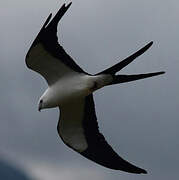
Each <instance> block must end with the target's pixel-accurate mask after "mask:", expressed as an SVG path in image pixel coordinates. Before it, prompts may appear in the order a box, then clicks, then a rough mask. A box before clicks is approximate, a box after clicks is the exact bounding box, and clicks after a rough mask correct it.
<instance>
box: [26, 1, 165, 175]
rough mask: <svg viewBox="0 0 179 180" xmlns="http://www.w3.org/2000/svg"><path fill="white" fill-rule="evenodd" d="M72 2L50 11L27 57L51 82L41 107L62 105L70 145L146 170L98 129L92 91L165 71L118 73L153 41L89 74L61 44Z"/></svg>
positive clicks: (61, 129)
mask: <svg viewBox="0 0 179 180" xmlns="http://www.w3.org/2000/svg"><path fill="white" fill-rule="evenodd" d="M70 5H71V3H70V4H68V5H67V6H65V4H64V5H63V6H62V7H61V8H60V10H59V11H58V12H57V14H56V15H55V17H54V18H53V19H52V20H51V21H50V19H51V16H52V14H50V16H49V17H48V18H47V20H46V22H45V23H44V25H43V27H42V29H41V30H40V32H39V34H38V35H37V37H36V39H35V40H34V42H33V44H32V46H31V47H30V49H29V51H28V53H27V56H26V64H27V67H29V68H30V69H32V70H34V71H36V72H38V73H40V74H41V75H42V76H43V77H44V78H45V80H46V81H47V83H48V88H47V90H46V91H45V92H44V94H43V95H42V96H41V97H40V99H39V110H41V109H45V108H53V107H59V109H60V119H59V122H58V126H57V130H58V133H59V135H60V137H61V139H62V140H63V142H64V143H65V144H66V145H67V146H69V147H70V148H72V149H73V150H75V151H76V152H78V153H80V154H81V155H83V156H84V157H86V158H88V159H90V160H92V161H94V162H96V163H98V164H100V165H102V166H105V167H107V168H110V169H115V170H122V171H126V172H130V173H137V174H140V173H146V171H145V170H144V169H141V168H139V167H136V166H134V165H132V164H131V163H129V162H127V161H126V160H124V159H122V158H121V157H120V156H119V155H118V154H117V153H116V152H115V151H114V150H113V149H112V148H111V146H110V145H109V144H108V143H107V142H106V140H105V138H104V136H103V135H102V134H101V133H100V132H99V128H98V123H97V117H96V113H95V104H94V100H93V92H95V91H96V90H98V89H100V88H102V87H105V86H109V85H113V84H119V83H124V82H130V81H135V80H139V79H144V78H148V77H152V76H156V75H160V74H163V73H164V72H155V73H148V74H137V75H116V73H117V72H119V71H120V70H121V69H122V68H124V67H125V66H127V65H128V64H129V63H131V62H132V61H133V60H134V59H135V58H137V57H138V56H140V55H141V54H143V53H144V52H145V51H146V50H147V49H149V47H150V46H151V45H152V42H150V43H149V44H147V45H146V46H145V47H143V48H141V49H140V50H138V51H137V52H136V53H134V54H132V55H131V56H129V57H127V58H126V59H124V60H123V61H121V62H119V63H117V64H116V65H114V66H112V67H110V68H108V69H106V70H104V71H102V72H100V73H98V74H95V75H91V74H89V73H86V72H85V71H84V70H83V69H81V67H79V66H78V65H77V64H76V63H75V61H74V60H73V59H72V58H71V57H70V56H69V55H68V54H67V53H66V52H65V50H64V49H63V47H62V46H61V45H60V44H59V43H58V38H57V25H58V22H59V21H60V19H61V18H62V16H63V15H64V14H65V12H66V11H67V9H68V8H69V7H70ZM49 21H50V22H49Z"/></svg>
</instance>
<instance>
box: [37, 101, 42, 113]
mask: <svg viewBox="0 0 179 180" xmlns="http://www.w3.org/2000/svg"><path fill="white" fill-rule="evenodd" d="M41 109H42V102H41V101H40V103H39V106H38V111H39V112H40V111H41Z"/></svg>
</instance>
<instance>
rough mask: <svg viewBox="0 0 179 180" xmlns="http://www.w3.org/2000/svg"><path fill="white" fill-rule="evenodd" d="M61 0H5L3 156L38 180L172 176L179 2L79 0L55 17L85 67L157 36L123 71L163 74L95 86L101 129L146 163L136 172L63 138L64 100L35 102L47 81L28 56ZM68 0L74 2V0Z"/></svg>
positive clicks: (177, 147)
mask: <svg viewBox="0 0 179 180" xmlns="http://www.w3.org/2000/svg"><path fill="white" fill-rule="evenodd" d="M64 2H65V1H64V0H49V1H44V0H31V1H27V0H14V1H12V0H2V1H1V3H0V23H1V26H0V62H1V63H0V82H1V86H0V100H1V103H0V142H1V145H0V158H1V159H4V160H6V161H8V162H12V163H13V164H16V165H17V166H18V167H20V168H21V169H22V170H24V171H25V172H28V174H29V176H30V177H32V178H34V179H35V180H49V179H50V180H58V179H62V178H64V179H66V180H82V179H86V180H88V179H92V178H94V179H98V180H107V179H111V180H116V179H123V180H129V179H134V180H135V179H136V180H151V179H158V180H168V179H176V178H177V176H178V170H179V168H178V163H179V156H178V151H179V142H178V137H179V131H178V127H179V118H178V117H179V113H178V110H179V108H178V107H179V96H178V92H179V76H178V72H179V51H178V42H179V35H178V33H179V23H178V16H179V11H178V7H179V2H178V1H177V0H170V1H163V0H150V1H143V0H132V1H131V0H110V1H109V0H75V1H73V4H72V6H71V7H70V9H69V10H68V11H67V13H66V14H65V16H64V17H63V19H62V20H61V22H60V25H59V26H58V36H59V41H60V43H61V44H62V45H63V47H64V48H65V49H66V51H67V52H68V53H69V54H70V55H71V56H72V57H73V58H74V59H75V61H76V62H77V63H78V64H79V65H80V66H81V67H82V68H83V69H84V70H85V71H87V72H89V73H96V72H99V71H101V70H103V69H105V68H107V67H109V66H111V65H113V64H115V63H117V62H119V61H120V60H122V59H123V58H125V57H127V56H128V55H130V54H131V53H133V52H135V51H136V50H138V49H139V48H141V47H143V46H144V45H146V44H147V43H148V42H150V41H151V40H153V41H154V44H153V46H152V48H150V49H149V50H148V51H147V52H146V53H145V54H144V55H142V56H141V57H139V58H138V59H136V61H135V62H133V63H132V64H130V65H129V66H128V67H126V68H125V69H124V70H123V71H121V73H123V74H125V73H126V74H134V73H146V72H154V71H166V74H165V75H162V76H158V77H153V78H150V79H145V80H141V81H136V82H131V83H126V84H121V85H115V86H110V87H107V88H104V89H101V90H99V91H97V92H96V93H95V103H96V111H97V116H98V122H99V126H100V131H101V132H102V133H103V134H104V136H105V137H106V139H107V141H108V142H109V144H111V146H112V147H113V148H114V149H115V150H116V152H118V153H119V154H120V155H121V156H122V157H123V158H125V159H126V160H128V161H130V162H131V163H133V164H135V165H137V166H139V167H142V168H144V169H146V170H147V171H148V174H147V175H133V174H128V173H124V172H121V171H113V170H109V169H106V168H104V167H101V166H99V165H97V164H95V163H93V162H91V161H89V160H87V159H85V158H83V157H81V156H80V155H79V154H77V153H76V152H74V151H72V150H71V149H69V148H68V147H67V146H66V145H64V144H63V142H62V141H61V139H60V138H59V137H58V134H57V131H56V125H57V122H58V118H59V112H58V109H52V110H45V111H42V112H41V113H39V112H38V110H37V103H38V99H39V97H40V96H41V94H42V93H43V92H44V91H45V89H46V87H47V84H46V82H45V80H44V79H43V78H42V77H41V76H40V75H38V74H37V73H35V72H32V71H30V70H29V69H28V68H27V67H26V65H25V55H26V53H27V51H28V49H29V47H30V45H31V43H32V42H33V40H34V38H35V37H36V35H37V33H38V32H39V30H40V28H41V26H42V24H43V23H44V21H45V20H46V18H47V16H48V15H49V14H50V13H51V12H52V13H53V14H55V13H56V12H57V10H58V9H59V8H60V7H61V5H62V4H63V3H64ZM68 2H69V1H68Z"/></svg>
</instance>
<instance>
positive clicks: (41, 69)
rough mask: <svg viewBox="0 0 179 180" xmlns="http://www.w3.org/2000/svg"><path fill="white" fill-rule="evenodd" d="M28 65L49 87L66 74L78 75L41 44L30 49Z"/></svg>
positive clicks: (27, 59)
mask: <svg viewBox="0 0 179 180" xmlns="http://www.w3.org/2000/svg"><path fill="white" fill-rule="evenodd" d="M26 64H27V66H28V67H29V68H30V69H32V70H34V71H36V72H38V73H40V74H41V75H42V76H43V77H44V78H45V79H46V81H47V83H48V84H49V85H51V84H53V83H55V82H56V81H58V80H59V78H61V77H62V76H64V75H66V74H69V73H71V72H73V73H76V72H75V71H73V70H72V69H70V68H69V67H68V66H66V65H65V64H63V63H62V62H61V61H60V60H59V59H57V58H55V57H54V56H52V55H51V54H50V53H49V52H48V51H47V50H46V49H45V48H44V47H43V45H42V44H41V43H39V44H37V45H36V46H35V47H32V48H31V49H30V51H29V52H28V54H27V57H26Z"/></svg>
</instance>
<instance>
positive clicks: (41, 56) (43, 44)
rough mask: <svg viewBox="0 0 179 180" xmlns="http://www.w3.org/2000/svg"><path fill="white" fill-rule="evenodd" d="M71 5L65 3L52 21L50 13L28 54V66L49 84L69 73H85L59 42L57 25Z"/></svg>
mask: <svg viewBox="0 0 179 180" xmlns="http://www.w3.org/2000/svg"><path fill="white" fill-rule="evenodd" d="M70 5H71V3H70V4H68V5H67V6H65V4H64V5H63V6H62V7H61V8H60V9H59V11H58V12H57V14H56V15H55V17H54V18H53V19H52V20H51V22H50V23H49V21H50V18H51V16H52V14H50V15H49V17H48V18H47V20H46V22H45V23H44V25H43V27H42V29H41V30H40V32H39V34H38V35H37V37H36V39H35V40H34V42H33V44H32V46H31V47H30V49H29V51H28V53H27V55H26V64H27V66H28V67H29V68H30V69H32V70H34V71H36V72H38V73H40V74H41V75H42V76H43V77H44V78H45V79H46V80H47V83H48V84H49V85H51V84H53V83H54V82H56V81H57V80H58V79H59V78H61V77H62V76H65V75H67V74H69V73H85V72H84V71H83V70H82V69H81V68H80V67H79V66H78V65H77V64H76V63H75V62H74V61H73V59H72V58H71V57H70V56H69V55H68V54H67V53H66V52H65V50H64V49H63V47H62V46H61V45H60V44H59V43H58V38H57V25H58V22H59V21H60V19H61V18H62V16H63V15H64V14H65V12H66V11H67V9H68V8H69V7H70Z"/></svg>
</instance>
